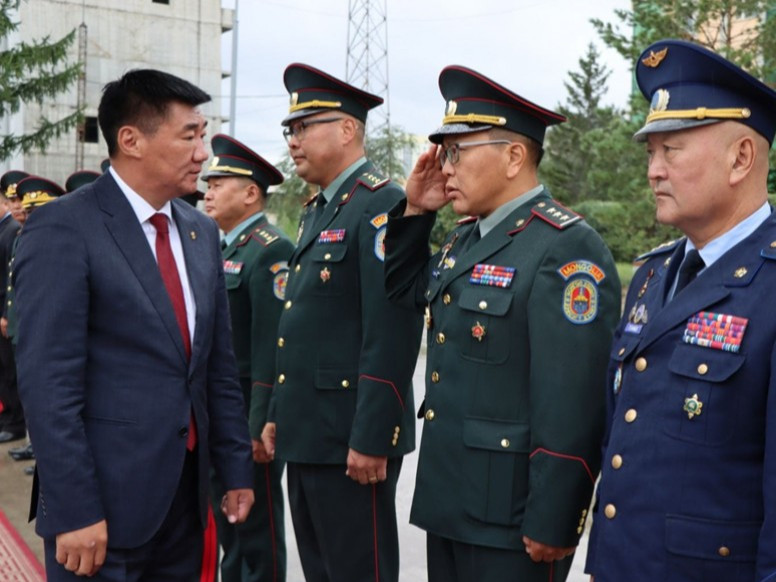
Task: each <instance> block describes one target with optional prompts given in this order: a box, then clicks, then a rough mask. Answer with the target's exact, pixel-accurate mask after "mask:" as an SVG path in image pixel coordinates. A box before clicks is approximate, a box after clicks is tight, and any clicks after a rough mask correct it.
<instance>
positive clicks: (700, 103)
mask: <svg viewBox="0 0 776 582" xmlns="http://www.w3.org/2000/svg"><path fill="white" fill-rule="evenodd" d="M636 81H637V83H638V86H639V89H641V92H642V94H643V95H644V97H646V98H647V100H648V101H649V102H650V108H649V114H648V115H647V120H646V124H645V125H644V127H643V128H641V129H640V130H639V131H638V132H636V134H635V136H634V138H635V139H637V140H639V141H644V140H645V139H646V134H648V133H654V132H659V131H660V132H662V131H677V130H682V129H689V128H691V127H697V126H700V125H708V124H710V123H717V122H719V121H723V120H733V121H737V122H739V123H743V124H744V125H747V126H749V127H751V128H752V129H754V130H755V131H756V132H758V133H759V134H761V135H762V136H763V137H765V139H767V140H768V143H773V137H774V133H776V91H774V90H773V89H771V88H770V87H768V86H767V85H765V84H764V83H762V82H760V81H759V80H757V79H756V78H754V77H753V76H752V75H750V74H749V73H747V72H746V71H744V70H743V69H740V68H739V67H737V66H736V65H734V64H733V63H731V62H730V61H728V60H726V59H724V58H722V57H721V56H719V55H718V54H716V53H714V52H712V51H710V50H708V49H706V48H703V47H702V46H699V45H697V44H694V43H691V42H687V41H683V40H673V39H668V40H661V41H658V42H656V43H653V44H652V45H650V46H649V47H647V49H646V50H645V51H644V52H643V53H642V54H641V56H640V57H639V60H638V62H637V63H636Z"/></svg>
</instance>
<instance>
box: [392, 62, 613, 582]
mask: <svg viewBox="0 0 776 582" xmlns="http://www.w3.org/2000/svg"><path fill="white" fill-rule="evenodd" d="M439 87H440V89H441V92H442V96H443V97H444V99H445V102H446V104H447V109H446V114H445V117H444V118H443V120H442V126H441V127H440V128H439V129H437V130H436V131H435V132H434V133H433V134H431V136H430V137H429V139H430V140H431V141H432V142H433V143H434V144H437V145H434V146H432V147H431V148H430V149H429V150H428V151H427V152H426V153H424V154H422V155H421V157H420V158H419V160H418V162H417V164H416V166H415V169H414V170H413V172H412V174H411V175H410V177H409V180H408V182H407V200H406V202H404V201H402V202H401V203H400V204H399V205H398V206H397V207H396V208H394V209H393V210H392V211H391V212H390V213H389V219H388V234H387V236H386V240H385V247H386V264H385V272H386V288H387V289H388V293H389V296H390V297H391V298H392V299H394V300H396V301H397V302H400V303H401V304H404V305H407V306H411V307H412V308H414V309H417V310H419V311H422V310H423V309H424V308H425V309H426V329H427V336H428V360H427V370H426V399H425V402H424V404H423V406H421V411H420V414H421V415H422V417H423V418H425V422H424V426H423V437H422V439H421V446H420V457H419V459H418V471H417V480H416V484H415V496H414V499H413V502H412V511H411V514H410V521H411V522H412V523H413V524H415V525H417V526H418V527H420V528H422V529H424V530H426V532H427V559H428V574H429V581H430V582H471V581H478V582H501V581H504V580H515V581H520V582H526V581H536V582H539V581H541V582H546V581H560V580H565V579H566V576H567V574H568V571H569V568H570V566H571V560H572V555H573V553H574V550H575V547H576V545H577V543H578V541H579V538H580V535H581V533H582V531H583V528H584V524H585V518H586V515H587V510H588V506H589V504H590V499H591V495H592V492H593V484H594V483H595V480H596V477H597V474H598V470H599V468H600V458H601V438H602V435H603V428H604V422H605V421H604V410H605V409H604V391H603V382H604V378H605V372H606V356H607V353H608V350H609V343H610V341H611V337H612V331H613V329H614V326H615V324H616V322H617V318H618V316H619V313H620V311H619V307H620V282H619V279H618V276H617V270H616V268H615V265H614V261H613V259H612V256H611V253H610V252H609V250H608V249H607V248H606V245H605V244H604V242H603V241H602V240H601V237H600V236H599V235H598V234H597V233H596V232H595V231H594V230H593V229H592V228H591V227H590V226H588V225H587V224H586V223H585V222H584V221H583V220H582V217H581V216H579V215H578V214H575V213H574V212H572V211H571V210H568V209H566V208H564V207H563V206H561V205H560V204H558V203H557V202H556V201H555V200H553V199H552V198H551V196H550V193H549V192H548V191H547V189H546V188H545V187H544V186H542V184H541V183H539V181H538V178H537V166H538V164H539V162H540V160H541V157H542V153H543V150H542V143H543V141H544V135H545V130H546V128H547V126H550V125H554V124H557V123H561V122H563V121H565V118H563V117H562V116H560V115H558V114H556V113H553V112H552V111H549V110H547V109H544V108H542V107H540V106H538V105H535V104H534V103H531V102H530V101H527V100H526V99H524V98H522V97H521V96H519V95H517V94H516V93H514V92H512V91H511V90H509V89H507V88H506V87H503V86H501V85H499V84H498V83H496V82H495V81H493V80H491V79H488V78H487V77H485V76H483V75H481V74H479V73H477V72H476V71H473V70H471V69H467V68H465V67H460V66H450V67H446V68H445V69H444V70H443V71H442V72H441V74H440V76H439ZM448 203H450V204H452V207H453V210H454V211H455V212H456V214H459V215H462V216H467V215H468V216H469V218H465V219H463V220H461V221H460V222H459V226H458V227H457V228H455V229H454V230H453V231H452V232H451V233H450V234H449V235H448V236H447V238H446V240H445V243H444V245H443V246H442V247H441V249H440V250H439V251H438V252H437V253H436V254H434V255H433V256H432V257H430V258H429V251H428V248H429V236H430V233H431V230H432V228H433V226H434V222H435V218H436V211H437V210H439V209H440V208H442V207H443V206H445V205H446V204H448Z"/></svg>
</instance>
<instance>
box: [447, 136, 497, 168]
mask: <svg viewBox="0 0 776 582" xmlns="http://www.w3.org/2000/svg"><path fill="white" fill-rule="evenodd" d="M511 143H512V142H511V141H509V140H506V139H489V140H485V141H467V142H464V143H451V144H450V145H449V146H447V147H444V146H442V148H441V149H440V152H441V153H440V154H439V168H440V169H441V168H444V167H445V162H450V163H451V164H452V165H455V164H457V163H458V160H459V159H460V157H461V150H465V149H466V148H473V147H477V146H483V145H496V144H511Z"/></svg>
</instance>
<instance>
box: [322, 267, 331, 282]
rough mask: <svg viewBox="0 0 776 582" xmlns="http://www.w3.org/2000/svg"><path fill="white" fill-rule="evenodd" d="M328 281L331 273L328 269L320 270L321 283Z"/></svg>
mask: <svg viewBox="0 0 776 582" xmlns="http://www.w3.org/2000/svg"><path fill="white" fill-rule="evenodd" d="M329 279H331V271H329V268H328V267H324V268H323V269H321V281H323V282H324V283H328V282H329Z"/></svg>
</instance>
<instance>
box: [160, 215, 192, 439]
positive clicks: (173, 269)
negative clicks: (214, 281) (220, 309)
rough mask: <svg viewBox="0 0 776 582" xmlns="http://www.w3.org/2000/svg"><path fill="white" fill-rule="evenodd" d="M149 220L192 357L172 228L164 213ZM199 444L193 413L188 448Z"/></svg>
mask: <svg viewBox="0 0 776 582" xmlns="http://www.w3.org/2000/svg"><path fill="white" fill-rule="evenodd" d="M149 222H150V223H151V224H152V225H153V227H154V228H155V229H156V262H157V263H158V265H159V272H160V273H161V275H162V281H163V282H164V286H165V288H166V289H167V294H168V295H169V296H170V301H172V308H173V310H174V311H175V319H176V320H177V321H178V327H179V328H180V331H181V336H182V338H183V348H184V349H185V350H186V358H187V359H190V358H191V337H190V336H189V321H188V318H187V317H186V301H185V300H184V299H183V285H181V279H180V275H179V274H178V266H177V265H176V264H175V257H174V256H173V254H172V247H171V246H170V228H169V225H168V224H167V217H166V216H165V215H164V214H161V213H157V214H154V215H153V216H152V217H151V218H150V219H149ZM196 444H197V431H196V426H195V424H194V415H193V414H192V415H191V420H190V422H189V434H188V437H187V439H186V448H187V449H189V450H190V451H191V450H193V449H194V446H195V445H196Z"/></svg>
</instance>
